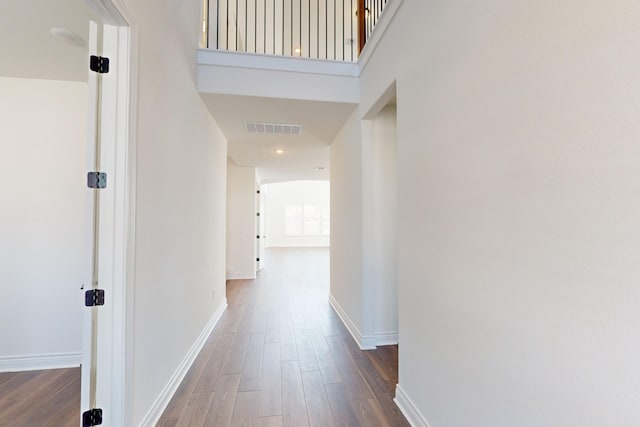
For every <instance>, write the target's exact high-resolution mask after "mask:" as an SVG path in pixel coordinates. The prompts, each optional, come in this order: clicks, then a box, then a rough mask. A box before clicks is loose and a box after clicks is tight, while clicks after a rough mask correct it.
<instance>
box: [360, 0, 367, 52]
mask: <svg viewBox="0 0 640 427" xmlns="http://www.w3.org/2000/svg"><path fill="white" fill-rule="evenodd" d="M365 19H366V12H365V4H364V0H358V54H360V53H362V49H364V45H365V44H366V43H367V26H366V24H365V22H366V21H365Z"/></svg>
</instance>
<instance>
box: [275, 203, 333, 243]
mask: <svg viewBox="0 0 640 427" xmlns="http://www.w3.org/2000/svg"><path fill="white" fill-rule="evenodd" d="M329 229H330V225H329V208H324V209H322V210H321V209H320V208H319V207H318V206H316V205H304V206H300V205H287V206H286V207H285V221H284V233H285V234H286V235H287V236H328V235H329Z"/></svg>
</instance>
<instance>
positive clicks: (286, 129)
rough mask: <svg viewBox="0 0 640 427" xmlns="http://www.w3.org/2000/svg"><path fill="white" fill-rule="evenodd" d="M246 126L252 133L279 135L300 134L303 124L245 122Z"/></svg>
mask: <svg viewBox="0 0 640 427" xmlns="http://www.w3.org/2000/svg"><path fill="white" fill-rule="evenodd" d="M244 126H245V127H246V128H247V131H248V132H251V133H267V134H269V133H270V134H279V135H300V134H301V133H302V126H301V125H287V124H283V123H245V124H244Z"/></svg>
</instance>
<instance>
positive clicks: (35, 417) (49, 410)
mask: <svg viewBox="0 0 640 427" xmlns="http://www.w3.org/2000/svg"><path fill="white" fill-rule="evenodd" d="M79 424H80V368H72V369H53V370H46V371H29V372H3V373H0V427H23V426H24V427H27V426H28V427H34V426H56V427H67V426H69V427H77V426H78V425H79Z"/></svg>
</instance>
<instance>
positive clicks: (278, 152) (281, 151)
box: [276, 149, 284, 154]
mask: <svg viewBox="0 0 640 427" xmlns="http://www.w3.org/2000/svg"><path fill="white" fill-rule="evenodd" d="M276 154H284V150H280V149H278V150H276Z"/></svg>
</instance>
